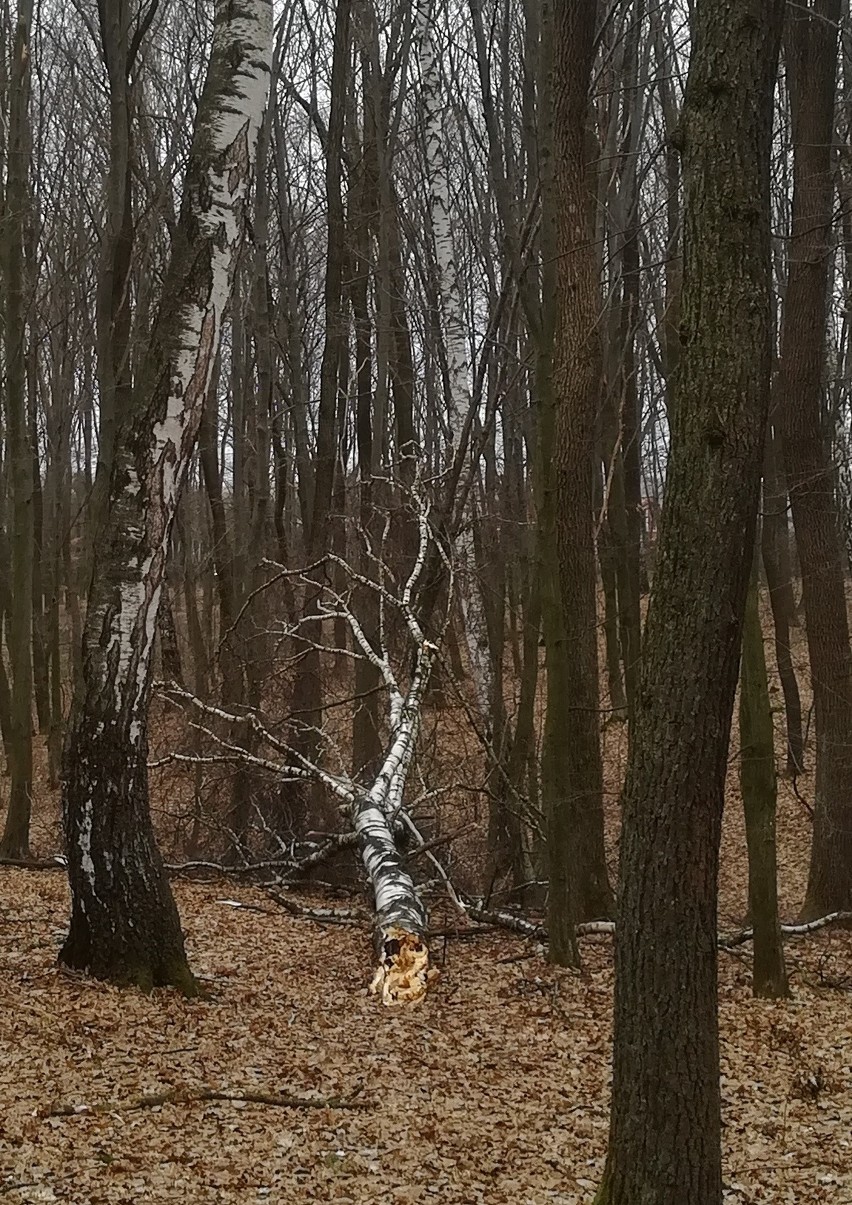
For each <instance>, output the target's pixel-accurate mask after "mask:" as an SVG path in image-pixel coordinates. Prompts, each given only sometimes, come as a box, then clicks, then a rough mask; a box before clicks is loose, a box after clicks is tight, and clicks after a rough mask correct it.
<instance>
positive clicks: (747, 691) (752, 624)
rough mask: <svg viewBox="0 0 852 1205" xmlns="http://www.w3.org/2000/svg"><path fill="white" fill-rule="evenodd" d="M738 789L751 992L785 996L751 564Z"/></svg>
mask: <svg viewBox="0 0 852 1205" xmlns="http://www.w3.org/2000/svg"><path fill="white" fill-rule="evenodd" d="M740 788H741V790H742V795H743V808H744V810H745V822H746V841H747V843H748V902H749V911H750V913H751V923H752V925H753V927H754V962H753V969H752V990H753V991H754V994H755V996H764V997H768V998H770V999H774V998H776V997H779V996H787V995H789V991H788V988H787V972H786V970H785V967H784V943H783V942H782V940H781V924H780V921H779V918H778V873H777V853H776V843H775V810H776V803H777V789H776V781H775V733H774V729H773V726H772V709H771V708H770V705H769V684H768V681H767V677H766V656H765V653H764V651H763V631H762V629H761V626H760V610H759V608H758V588H757V565H756V563H755V568H754V570H753V571H752V577H751V582H750V584H749V590H748V598H747V600H746V611H745V621H744V623H743V651H742V664H741V667H740Z"/></svg>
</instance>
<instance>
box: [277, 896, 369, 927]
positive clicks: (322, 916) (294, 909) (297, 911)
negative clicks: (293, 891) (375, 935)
mask: <svg viewBox="0 0 852 1205" xmlns="http://www.w3.org/2000/svg"><path fill="white" fill-rule="evenodd" d="M266 894H267V895H268V896H269V898H270V899H271V900H274V901H275V903H276V904H278V905H279V906H280V907H281V908H283V909H284V910H285V912H289V913H290V915H291V916H297V917H300V918H302V919H304V920H314V921H318V922H319V923H320V924H324V925H362V924H364V923H365V922H366V921H367V920H368V919H369V918H368V917H367V916H366V914H365V913H363V912H362V911H361V910H360V909H358V908H311V907H309V906H308V905H307V904H300V903H299V902H298V901H297V900H293V899H290V898H289V897H288V896H286V895H282V893H281V892H280V891H275V890H274V888H271V887H267V888H266ZM261 911H263V912H268V911H269V909H268V908H263V909H261Z"/></svg>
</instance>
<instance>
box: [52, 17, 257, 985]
mask: <svg viewBox="0 0 852 1205" xmlns="http://www.w3.org/2000/svg"><path fill="white" fill-rule="evenodd" d="M271 42H272V7H271V4H270V3H269V0H217V3H216V11H215V18H214V28H213V44H212V49H211V55H210V63H209V67H208V73H207V80H206V83H205V85H204V90H203V92H202V96H201V100H200V102H199V108H198V115H197V118H196V127H195V132H194V135H193V142H192V149H191V152H190V160H189V166H188V168H187V176H186V182H185V186H184V198H183V206H182V209H181V215H180V220H179V223H178V227H177V230H176V232H175V236H174V241H173V244H172V255H171V261H170V264H169V268H168V272H167V274H166V279H165V281H164V285H163V299H162V302H161V308H160V312H159V314H158V317H157V320H156V322H155V324H154V328H153V331H152V334H151V340H150V345H149V347H148V349H147V354H146V356H145V358H144V361H143V364H142V368H141V372H140V378H139V380H138V381H137V383H136V388H135V390H134V395H133V404H132V410H131V412H130V413H129V414H126V415H122V416H121V419H122V421H121V425H120V428H119V430H118V431H117V438H116V446H115V454H114V457H113V464H112V469H111V474H110V482H109V504H108V507H107V509H106V513H105V514H104V516H103V521H102V524H101V530H100V532H99V535H98V539H97V541H96V545H95V558H94V567H93V576H92V583H91V587H90V592H89V605H88V611H87V615H86V625H85V632H84V649H83V657H84V667H83V682H82V684H81V685H80V687H79V689H78V691H77V693H76V696H75V699H74V706H73V712H72V718H71V724H70V729H69V734H68V739H67V743H66V747H65V751H64V757H63V805H64V818H65V833H66V839H67V847H68V848H67V852H68V869H69V877H70V881H71V891H72V913H71V927H70V931H69V934H68V937H67V939H66V941H65V945H64V947H63V949H62V954H61V958H62V961H63V962H65V963H66V964H67V965H69V966H72V967H76V968H80V969H84V970H86V971H88V972H89V973H91V974H94V975H96V976H98V977H101V978H108V979H112V980H115V981H118V982H132V983H137V984H139V985H141V986H143V987H146V988H150V987H151V986H153V985H155V984H168V983H171V984H175V985H176V986H178V987H180V988H181V989H182V990H184V991H185V992H188V993H189V992H192V991H194V990H195V982H194V979H193V977H192V974H191V972H190V971H189V967H188V965H187V962H186V956H185V953H184V945H183V935H182V932H181V927H180V921H179V918H178V914H177V909H176V907H175V904H174V900H173V898H172V894H171V889H170V887H169V885H168V881H167V879H166V877H165V874H164V872H163V865H162V861H161V858H160V855H159V852H158V850H157V846H156V842H155V840H154V833H153V828H152V824H151V817H150V812H149V807H148V777H147V765H146V762H147V749H148V741H147V727H148V725H147V715H148V701H149V697H150V689H151V672H152V649H153V643H154V632H155V628H156V622H157V611H158V607H159V603H160V598H161V594H162V589H163V582H164V577H165V568H166V556H167V551H168V547H169V536H170V532H171V527H172V522H173V520H174V515H175V509H176V506H177V502H178V498H179V496H180V491H181V487H182V485H183V481H184V477H185V475H186V469H187V465H188V464H189V460H190V456H191V454H192V449H193V445H194V442H195V437H196V434H197V431H198V425H199V422H200V418H201V412H202V408H203V405H204V400H205V396H206V394H207V391H208V389H209V386H210V381H211V377H212V374H213V368H214V363H215V360H216V356H217V354H218V349H219V343H220V339H221V332H222V319H223V316H224V312H225V309H226V307H227V305H228V300H229V297H230V293H231V285H232V279H233V273H234V268H235V264H236V262H237V257H238V254H239V249H240V246H241V244H242V235H243V204H244V198H245V193H246V188H247V186H248V181H249V178H250V175H251V171H252V165H253V161H254V155H255V150H256V143H257V135H258V130H259V126H260V121H261V117H262V113H263V109H264V106H265V103H266V96H267V88H268V79H269V68H270V56H271Z"/></svg>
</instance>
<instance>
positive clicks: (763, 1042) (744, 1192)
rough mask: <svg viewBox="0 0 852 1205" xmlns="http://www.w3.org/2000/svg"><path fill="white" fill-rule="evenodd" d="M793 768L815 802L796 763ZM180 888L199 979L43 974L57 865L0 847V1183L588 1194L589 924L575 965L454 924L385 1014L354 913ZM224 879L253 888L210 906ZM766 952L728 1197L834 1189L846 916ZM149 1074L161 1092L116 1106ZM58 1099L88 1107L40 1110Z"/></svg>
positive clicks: (226, 1200)
mask: <svg viewBox="0 0 852 1205" xmlns="http://www.w3.org/2000/svg"><path fill="white" fill-rule="evenodd" d="M799 643H801V641H800V642H799ZM800 651H801V650H800ZM767 652H770V653H771V641H769V642H767ZM799 660H800V662H801V664H800V665H799V670H800V672H801V673H802V684H803V687H804V694H805V703H807V675H806V672H803V671H806V659H805V658H804V655H803V654H802V656H801V657H800V658H799ZM776 693H777V692H776ZM779 721H780V717H779ZM779 728H780V723H779ZM781 735H782V734H781V732H780V731H779V734H778V736H779V740H778V752H779V758H780V756H781V753H782V752H783V748H782V744H783V742H782V739H781ZM604 740H605V752H606V757H605V772H606V782H605V788H606V793H607V799H608V803H609V823H608V826H607V849H608V852H609V854H610V855H611V856H612V858H613V863H612V864H613V866H614V857H615V853H616V849H617V806H616V804H615V801H616V799H617V796H618V792H619V789H620V780H621V774H622V772H623V764H624V755H625V749H626V733H625V730H624V726H623V725H620V724H613V725H608V726H607V727H606V728H605V730H604ZM733 744H734V746H736V733H735V735H734V742H733ZM736 769H737V767H736V750H735V748H734V749H732V756H731V775H730V789H729V793H728V803H727V810H726V815H725V827H724V836H723V857H722V865H721V876H720V923H721V925H722V927H723V928H725V929H735V928H737V927H738V926H739V925H740V924H741V923H742V922H743V919H744V915H745V907H746V894H747V866H746V858H745V838H744V831H743V824H742V805H741V801H740V800H739V798H738V793H737V789H736ZM798 789H799V791H800V793H801V794H802V795H803V796H804V798H805V799H811V798H812V781H811V779H810V777H809V776H804V778H803V779H802V781H801V782H800V783H799V784H798ZM779 791H780V795H779V885H780V895H781V904H782V912H783V915H784V918H785V919H789V920H792V919H794V918H795V915H796V911H797V909H798V907H799V905H800V903H801V900H802V897H803V894H804V887H805V879H806V874H807V860H808V851H809V846H810V820H809V818H808V815H807V812H806V809H805V808H804V807H803V806H802V804H801V803H800V802H799V800H797V798H796V796H795V793H794V792H793V790H792V788H791V786H790V784H786V783H781V784H779ZM44 794H46V792H43V795H44ZM57 816H58V812H57V811H56V809H55V808H54V810H53V812H52V813H51V812H50V811H49V810H48V809H45V808H42V809H40V811H39V813H38V815H37V820H38V826H37V827H36V829H35V845H36V846H37V847H38V848H39V849H40V850H41V851H42V852H45V853H49V852H51V851H52V850H54V849H55V848H57V839H58V837H57V834H58V832H59V826H58V820H57ZM465 819H467V817H465ZM176 893H177V896H178V902H179V905H180V908H181V914H182V917H183V921H184V925H185V928H186V930H187V936H188V944H189V951H190V957H191V959H192V963H193V967H194V969H195V970H196V971H197V972H198V973H199V974H201V975H202V976H203V977H204V980H205V983H206V985H207V986H208V987H209V989H210V992H211V998H210V999H209V1000H206V1001H202V1002H193V1003H187V1002H186V1001H183V1000H181V999H180V998H179V997H177V996H175V995H174V994H173V993H171V992H157V993H154V994H153V995H152V996H149V997H146V996H143V995H141V994H139V993H137V992H121V991H118V990H116V989H114V988H111V987H108V986H105V985H102V984H97V983H92V982H90V981H86V980H83V979H79V978H76V977H70V976H66V975H63V974H61V973H59V972H58V971H57V969H56V954H57V951H58V947H59V943H60V941H61V937H62V934H63V931H64V927H65V924H66V921H67V909H68V900H67V893H66V887H65V884H64V879H63V876H62V874H61V873H52V872H45V873H27V872H24V871H13V870H9V869H3V868H0V1197H2V1198H3V1199H5V1200H8V1201H9V1202H10V1205H18V1203H22V1202H63V1203H65V1202H67V1203H69V1205H107V1203H111V1205H114V1203H122V1205H123V1203H125V1202H126V1203H130V1202H134V1203H135V1202H141V1201H148V1202H152V1205H159V1203H160V1202H181V1203H187V1205H206V1203H208V1202H210V1203H219V1202H221V1203H222V1205H230V1203H231V1202H233V1203H235V1205H236V1203H237V1202H239V1205H250V1203H251V1202H274V1203H280V1205H284V1203H287V1205H290V1203H291V1202H293V1203H295V1205H299V1203H300V1202H311V1201H318V1202H338V1203H340V1205H346V1203H347V1202H348V1203H349V1205H372V1203H373V1202H376V1203H378V1202H382V1203H383V1205H385V1203H387V1202H390V1203H394V1202H400V1203H406V1202H417V1201H424V1202H440V1203H446V1205H474V1203H476V1202H482V1203H484V1205H504V1203H509V1202H510V1203H511V1205H553V1203H556V1205H580V1203H582V1205H587V1203H588V1202H589V1201H591V1198H592V1196H593V1194H594V1189H595V1187H596V1185H597V1183H598V1180H599V1176H600V1171H601V1167H602V1163H603V1157H604V1153H605V1147H606V1137H607V1125H608V1113H607V1106H608V1082H609V1056H610V1036H611V1035H610V1018H611V1003H612V960H611V945H610V942H609V941H608V940H607V939H603V940H601V939H590V940H585V941H583V942H582V948H583V957H584V964H585V965H584V971H583V973H582V975H580V976H578V975H576V974H573V973H570V972H559V971H556V970H554V969H553V968H551V967H549V966H548V965H547V964H546V963H544V962H543V961H542V959H541V958H539V957H537V956H535V954H534V953H533V952H532V948H531V947H530V946H529V945H525V944H524V943H523V942H521V941H519V940H518V939H516V938H513V937H511V936H508V935H503V934H499V933H489V934H487V935H485V936H482V937H478V938H476V939H474V940H471V941H465V942H454V941H452V940H451V941H449V942H448V943H447V954H448V957H447V963H446V966H444V967H442V974H441V977H440V979H439V980H438V981H437V983H436V984H434V985H433V987H432V989H431V991H430V994H429V996H428V998H427V1000H426V1001H425V1002H424V1003H423V1004H421V1005H419V1006H417V1007H416V1008H414V1009H412V1010H409V1011H402V1012H389V1011H387V1010H385V1009H383V1008H382V1006H381V1004H379V1003H378V1002H377V1001H376V1000H375V999H374V998H369V997H368V996H367V994H366V989H367V985H368V983H369V979H370V975H371V972H372V962H373V951H372V947H371V942H370V940H369V936H368V934H367V933H366V931H363V930H359V929H353V928H341V927H334V928H332V927H320V926H318V925H316V924H314V923H313V922H311V921H308V920H304V919H300V918H298V917H295V916H292V915H287V914H285V913H284V912H283V911H282V912H281V913H277V912H273V913H272V914H270V913H269V911H268V909H269V908H270V907H273V908H274V905H271V904H270V901H269V899H268V898H267V897H265V896H263V895H261V894H260V893H258V892H255V891H252V890H250V889H248V888H244V887H237V886H234V885H232V884H230V883H229V884H227V885H225V886H224V887H223V885H222V884H221V883H216V884H210V885H200V884H189V883H178V884H176ZM224 897H228V898H230V899H235V900H239V901H242V902H244V903H249V904H254V905H256V906H259V907H261V908H263V909H264V910H263V911H238V910H235V909H232V908H229V907H225V906H223V905H222V904H221V903H217V902H216V901H217V900H221V899H222V898H224ZM323 902H327V901H321V900H317V903H323ZM442 945H443V943H442V942H441V941H440V940H439V941H437V942H436V943H435V946H436V950H437V952H438V955H439V957H440V953H441V949H442ZM787 951H788V959H789V968H790V971H791V978H792V987H793V992H794V996H793V999H792V1000H791V1001H789V1002H785V1003H765V1002H757V1001H753V1000H752V999H751V997H750V988H749V982H750V964H749V956H750V948H749V947H745V948H743V949H740V950H738V951H736V952H734V953H733V954H729V955H725V954H723V955H722V956H721V967H720V1013H721V1033H722V1096H723V1108H724V1123H725V1165H724V1175H725V1184H726V1186H727V1187H726V1203H729V1205H733V1203H735V1202H736V1203H742V1202H771V1203H773V1205H794V1203H795V1205H810V1203H811V1202H831V1203H832V1205H852V981H850V980H852V934H850V933H848V932H838V931H827V932H823V933H820V934H818V935H815V936H813V937H810V938H808V939H806V940H803V941H793V942H790V943H788V945H787ZM523 953H528V954H529V955H530V956H529V957H527V958H524V959H523V960H522V961H517V960H513V961H503V962H501V961H500V960H501V959H516V958H517V956H518V955H519V954H523ZM831 985H835V986H831ZM205 1090H210V1091H214V1092H222V1093H224V1094H226V1095H231V1096H240V1095H252V1094H254V1095H265V1094H275V1095H278V1094H290V1095H292V1096H296V1097H311V1098H312V1099H319V1098H330V1097H343V1098H346V1099H349V1098H351V1097H352V1095H353V1094H356V1095H355V1099H356V1100H357V1101H358V1102H359V1103H363V1104H364V1106H365V1107H364V1108H363V1109H357V1110H355V1109H350V1110H347V1109H334V1108H324V1107H320V1108H295V1109H290V1108H279V1107H271V1106H265V1105H259V1104H252V1103H245V1104H243V1103H241V1102H239V1101H213V1100H198V1099H189V1098H191V1097H197V1096H198V1095H199V1094H202V1093H203V1092H204V1091H205ZM164 1096H167V1097H170V1098H173V1102H172V1103H165V1104H163V1105H160V1106H154V1105H144V1106H143V1107H137V1108H131V1107H130V1106H132V1105H133V1104H134V1102H138V1101H139V1100H140V1098H149V1099H150V1098H162V1097H164ZM111 1105H116V1106H118V1107H117V1108H115V1109H114V1110H112V1111H110V1109H109V1106H111ZM66 1106H70V1107H72V1108H75V1107H76V1108H80V1109H84V1108H85V1109H86V1110H87V1111H82V1112H79V1113H76V1114H73V1115H71V1116H49V1115H48V1114H50V1113H51V1111H52V1110H55V1109H57V1108H63V1107H66ZM101 1110H103V1111H101Z"/></svg>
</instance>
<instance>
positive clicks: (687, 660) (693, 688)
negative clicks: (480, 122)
mask: <svg viewBox="0 0 852 1205" xmlns="http://www.w3.org/2000/svg"><path fill="white" fill-rule="evenodd" d="M783 7H784V6H783V3H782V0H773V2H772V3H766V0H738V2H737V3H736V4H731V3H730V0H698V3H697V4H696V5H695V9H694V23H693V39H694V40H693V52H692V60H691V63H690V70H689V79H688V83H687V90H686V99H685V107H684V114H683V125H682V128H681V131H680V139H679V141H680V143H681V145H682V147H683V172H684V186H685V230H684V287H683V299H682V311H681V319H680V326H679V342H680V348H681V350H680V361H679V366H678V373H677V378H676V399H675V406H674V412H673V415H672V419H673V429H672V444H671V454H670V460H669V469H668V483H667V494H666V502H665V508H664V512H663V521H662V529H661V533H660V542H659V556H658V562H657V569H656V573H655V576H654V583H653V587H652V592H651V600H650V606H649V612H648V618H647V621H646V629H645V644H644V647H643V650H642V672H641V679H640V689H639V697H638V705H637V712H636V729H635V733H634V739H633V740H632V742H631V749H630V755H629V761H628V769H627V778H626V783H625V788H624V797H623V804H624V808H623V828H622V838H621V887H620V895H619V909H618V921H617V925H618V937H617V942H616V952H615V958H616V986H615V1036H614V1056H613V1096H612V1112H611V1128H610V1145H609V1153H608V1160H607V1166H606V1170H605V1173H604V1180H603V1183H602V1185H601V1188H600V1190H599V1192H598V1195H597V1199H596V1200H597V1205H674V1203H675V1202H677V1205H681V1203H682V1202H683V1203H685V1202H689V1205H720V1203H721V1200H722V1175H721V1118H720V1093H719V1044H718V1019H717V1011H716V992H717V986H716V977H717V966H716V961H717V954H716V940H717V926H716V897H717V886H718V850H719V836H720V829H721V818H722V807H723V800H724V784H725V773H726V768H727V752H728V741H729V736H730V726H731V717H732V712H733V704H734V693H735V688H736V680H737V669H738V662H739V650H740V639H741V631H742V620H743V613H744V607H745V599H746V588H747V584H748V576H749V565H750V561H751V557H752V554H753V548H754V528H755V516H756V510H757V500H758V487H759V481H760V467H761V461H762V455H763V445H764V434H765V425H766V416H767V412H768V406H769V387H770V364H771V333H770V332H771V323H770V284H771V280H770V225H769V199H770V191H769V155H770V147H771V138H772V98H773V89H774V81H775V72H776V64H777V56H778V47H779V42H780V33H781V23H782V14H783Z"/></svg>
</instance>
